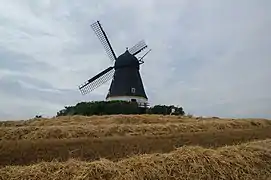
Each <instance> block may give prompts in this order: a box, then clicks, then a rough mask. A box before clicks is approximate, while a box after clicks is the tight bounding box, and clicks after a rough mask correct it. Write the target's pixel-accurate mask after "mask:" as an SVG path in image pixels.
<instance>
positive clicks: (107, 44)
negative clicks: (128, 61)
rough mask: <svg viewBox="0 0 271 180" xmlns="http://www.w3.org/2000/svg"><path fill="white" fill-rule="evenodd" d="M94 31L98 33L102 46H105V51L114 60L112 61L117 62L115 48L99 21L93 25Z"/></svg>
mask: <svg viewBox="0 0 271 180" xmlns="http://www.w3.org/2000/svg"><path fill="white" fill-rule="evenodd" d="M91 27H92V29H93V31H94V32H95V33H96V35H97V36H98V38H99V39H100V41H101V43H102V45H103V46H104V48H105V51H106V53H107V55H108V56H109V58H110V59H111V60H112V61H115V60H116V59H117V57H116V55H115V53H114V51H113V48H112V46H111V44H110V42H109V40H108V38H107V36H106V34H105V32H104V30H103V28H102V26H101V24H100V22H99V21H97V22H95V23H93V24H92V25H91Z"/></svg>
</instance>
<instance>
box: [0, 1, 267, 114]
mask: <svg viewBox="0 0 271 180" xmlns="http://www.w3.org/2000/svg"><path fill="white" fill-rule="evenodd" d="M5 4H6V7H5V8H4V7H0V13H1V19H0V22H1V24H2V26H3V28H1V27H0V35H1V37H2V39H1V40H0V46H1V47H5V48H4V49H2V50H1V52H0V65H1V67H0V77H1V71H2V74H5V75H2V79H1V80H0V83H2V86H0V91H1V92H2V93H3V94H5V97H9V98H11V99H12V98H14V99H15V100H14V101H9V102H10V103H9V108H10V107H11V106H12V105H13V106H14V107H15V106H16V107H18V108H20V107H21V108H22V109H24V108H25V109H27V111H24V115H23V116H24V117H27V114H29V116H32V115H33V112H36V111H37V110H38V109H39V110H44V112H48V113H49V114H50V113H52V112H55V111H57V110H58V109H56V108H58V107H60V106H62V105H63V106H64V105H66V104H73V103H76V102H78V101H81V100H92V99H100V100H101V99H104V96H105V93H106V91H107V89H108V86H109V84H106V85H104V86H102V87H101V88H99V89H96V90H95V91H94V92H92V93H91V94H90V95H88V96H81V95H80V94H79V92H78V89H77V86H78V85H79V84H80V83H82V82H83V81H85V80H87V79H88V78H90V77H91V76H93V75H95V74H96V73H98V72H99V71H101V70H103V69H105V68H106V67H107V66H109V65H110V64H111V63H110V61H109V59H108V57H107V56H106V54H105V52H104V49H103V47H102V45H101V44H100V42H99V40H98V38H97V37H96V35H95V34H94V33H93V32H92V29H91V27H90V24H91V23H92V22H94V21H96V20H100V21H101V23H102V25H103V27H104V28H105V30H106V33H107V34H108V36H109V39H110V42H111V43H112V45H113V48H114V50H115V51H116V53H117V54H118V55H120V54H121V53H122V52H123V51H124V50H125V48H126V47H127V46H128V47H130V46H132V45H134V44H135V43H137V42H138V41H139V40H141V39H145V40H146V42H147V43H148V45H149V47H150V48H152V49H153V51H152V52H151V53H150V54H149V55H148V56H147V57H146V59H145V64H143V65H142V68H141V73H142V77H143V82H144V85H145V86H146V91H147V94H148V96H149V99H150V102H151V103H152V104H159V103H161V104H178V105H182V106H183V107H184V109H185V110H186V111H188V112H191V113H193V114H197V115H213V116H220V115H221V116H238V117H248V116H258V117H270V118H271V115H270V113H269V112H270V111H271V109H270V107H271V106H270V105H271V99H270V98H271V96H270V93H269V92H270V90H271V86H270V83H268V82H269V79H270V78H269V77H271V74H270V71H269V67H270V65H271V64H270V60H269V57H270V55H271V54H270V51H269V47H270V45H271V39H270V36H269V32H270V31H271V14H270V11H269V7H270V5H271V3H270V1H268V0H260V1H253V0H240V1H233V0H229V1H222V0H217V1H215V0H207V1H204V2H202V1H197V2H196V3H195V2H194V1H193V2H192V1H188V0H181V1H177V0H172V1H153V0H150V1H146V2H144V3H138V2H137V1H124V0H121V1H118V3H116V2H114V1H104V2H101V1H85V0H84V1H76V2H75V1H74V2H69V3H67V2H66V1H64V0H60V1H50V2H49V1H42V0H41V1H37V2H36V1H35V2H34V1H30V0H29V1H24V2H14V1H5ZM6 71H8V72H9V73H3V72H6ZM4 84H5V86H4ZM28 85H29V86H28ZM15 89H17V92H18V95H17V96H16V97H15V96H12V94H14V93H15ZM45 89H47V90H48V89H50V90H51V91H45ZM19 91H20V92H19ZM23 99H29V101H28V102H29V103H28V107H27V108H26V107H23V105H21V102H22V101H23ZM31 100H32V101H31ZM6 101H7V100H6ZM15 102H17V103H15ZM18 102H20V103H18ZM40 102H46V108H47V110H46V108H45V107H44V108H45V109H41V107H40V108H35V105H36V104H38V103H40ZM18 104H19V105H18ZM31 104H32V105H31ZM50 104H51V106H50ZM0 105H1V108H2V109H3V110H2V112H1V114H3V113H4V112H5V110H4V109H7V107H5V106H4V105H3V104H0ZM51 107H54V108H55V109H54V108H51ZM31 108H33V110H32V111H31ZM48 109H50V110H48ZM8 114H10V113H8ZM18 114H19V113H18ZM3 116H4V114H3ZM7 116H8V115H7V113H5V117H7ZM18 116H19V115H18ZM0 117H1V115H0Z"/></svg>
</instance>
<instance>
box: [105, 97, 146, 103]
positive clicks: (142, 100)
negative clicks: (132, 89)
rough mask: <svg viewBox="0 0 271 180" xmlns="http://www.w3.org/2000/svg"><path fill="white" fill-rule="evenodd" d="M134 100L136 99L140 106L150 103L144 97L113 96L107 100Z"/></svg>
mask: <svg viewBox="0 0 271 180" xmlns="http://www.w3.org/2000/svg"><path fill="white" fill-rule="evenodd" d="M132 99H136V102H137V103H138V104H145V103H148V99H146V98H144V97H139V96H111V97H108V98H106V101H114V100H120V101H131V100H132Z"/></svg>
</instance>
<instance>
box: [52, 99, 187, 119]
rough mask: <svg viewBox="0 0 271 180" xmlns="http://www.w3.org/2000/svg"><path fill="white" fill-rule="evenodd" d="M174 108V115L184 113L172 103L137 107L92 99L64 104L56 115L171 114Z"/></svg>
mask: <svg viewBox="0 0 271 180" xmlns="http://www.w3.org/2000/svg"><path fill="white" fill-rule="evenodd" d="M172 108H174V109H175V113H173V114H176V115H184V111H183V108H182V107H180V108H179V107H175V106H173V105H171V106H166V105H155V106H154V107H139V106H138V104H137V103H136V102H127V101H92V102H80V103H77V104H76V105H75V106H65V109H62V110H60V111H59V112H57V116H67V115H83V116H91V115H110V114H146V113H147V114H164V115H166V114H171V109H172Z"/></svg>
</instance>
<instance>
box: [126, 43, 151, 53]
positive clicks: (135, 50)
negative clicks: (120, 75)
mask: <svg viewBox="0 0 271 180" xmlns="http://www.w3.org/2000/svg"><path fill="white" fill-rule="evenodd" d="M147 47H148V46H147V45H146V43H145V41H144V40H141V41H139V42H138V43H137V44H136V45H134V46H133V47H131V48H130V49H129V50H128V51H129V52H130V53H131V54H132V55H134V56H135V55H136V54H138V53H140V52H141V51H142V50H143V49H145V48H147Z"/></svg>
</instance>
